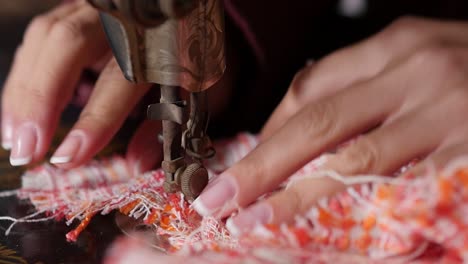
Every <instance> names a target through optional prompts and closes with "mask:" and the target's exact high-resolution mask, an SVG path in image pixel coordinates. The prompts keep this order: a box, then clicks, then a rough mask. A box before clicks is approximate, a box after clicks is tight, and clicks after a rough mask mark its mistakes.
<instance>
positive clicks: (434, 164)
mask: <svg viewBox="0 0 468 264" xmlns="http://www.w3.org/2000/svg"><path fill="white" fill-rule="evenodd" d="M465 141H466V140H465V139H462V140H460V141H458V142H451V143H450V144H447V145H444V146H442V147H440V148H439V149H438V150H436V151H435V152H433V153H431V154H430V155H428V156H427V157H426V158H425V159H424V160H423V161H421V162H419V163H418V164H417V165H416V166H414V167H413V168H411V169H410V170H409V171H408V172H406V173H410V174H412V175H415V176H420V175H425V174H427V173H436V172H438V171H441V170H442V169H444V168H445V169H446V170H448V171H450V170H451V169H453V168H455V167H456V165H459V164H460V162H462V163H463V162H464V163H465V164H466V161H467V160H468V143H467V142H465ZM447 165H452V167H447ZM454 165H455V166H454Z"/></svg>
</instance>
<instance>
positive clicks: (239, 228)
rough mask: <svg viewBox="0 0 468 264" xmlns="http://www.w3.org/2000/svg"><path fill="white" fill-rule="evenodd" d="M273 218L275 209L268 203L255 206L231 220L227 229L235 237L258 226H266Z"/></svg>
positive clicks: (228, 221) (227, 224)
mask: <svg viewBox="0 0 468 264" xmlns="http://www.w3.org/2000/svg"><path fill="white" fill-rule="evenodd" d="M272 218H273V208H272V207H271V206H270V205H269V204H267V203H259V204H255V205H253V206H251V207H249V208H247V209H245V210H244V211H241V212H239V214H238V215H236V216H233V217H231V218H229V219H228V220H227V222H226V227H227V229H228V230H229V232H231V234H232V235H234V236H239V235H240V234H242V233H244V232H248V231H251V230H252V229H254V228H255V227H256V226H258V225H265V224H268V223H270V222H271V220H272Z"/></svg>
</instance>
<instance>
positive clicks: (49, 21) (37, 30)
mask: <svg viewBox="0 0 468 264" xmlns="http://www.w3.org/2000/svg"><path fill="white" fill-rule="evenodd" d="M54 22H55V20H54V19H53V18H52V17H49V16H46V15H40V16H36V17H34V18H33V19H32V20H31V23H30V24H29V26H28V28H27V29H26V33H25V37H24V38H25V41H28V40H30V39H32V38H33V37H34V36H36V35H37V34H45V33H46V32H47V31H48V30H49V29H50V28H51V27H52V25H53V24H54Z"/></svg>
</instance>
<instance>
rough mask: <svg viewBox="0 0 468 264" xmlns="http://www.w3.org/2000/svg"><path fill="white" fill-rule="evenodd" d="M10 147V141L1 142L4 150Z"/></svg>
mask: <svg viewBox="0 0 468 264" xmlns="http://www.w3.org/2000/svg"><path fill="white" fill-rule="evenodd" d="M11 147H12V144H11V143H10V142H2V148H3V149H4V150H10V149H11Z"/></svg>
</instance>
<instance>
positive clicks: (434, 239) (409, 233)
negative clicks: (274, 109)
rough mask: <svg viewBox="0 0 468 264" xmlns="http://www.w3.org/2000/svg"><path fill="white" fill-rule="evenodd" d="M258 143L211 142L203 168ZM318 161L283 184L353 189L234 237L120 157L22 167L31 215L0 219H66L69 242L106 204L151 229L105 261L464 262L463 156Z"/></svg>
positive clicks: (467, 221) (467, 245)
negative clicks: (345, 172) (346, 168)
mask: <svg viewBox="0 0 468 264" xmlns="http://www.w3.org/2000/svg"><path fill="white" fill-rule="evenodd" d="M256 144H257V140H256V138H255V137H254V136H252V135H249V134H240V135H239V136H237V137H236V138H235V139H234V140H232V141H224V142H219V143H218V145H217V150H218V155H217V156H216V158H215V159H214V160H212V161H210V162H209V163H207V167H208V168H209V170H210V175H211V176H212V177H213V176H214V175H216V174H218V173H219V172H221V171H223V170H225V169H226V168H228V167H229V166H231V165H232V164H233V163H235V162H236V161H238V160H239V159H241V158H242V157H243V156H245V155H246V154H247V153H249V151H251V150H252V149H253V148H254V147H255V146H256ZM323 159H324V158H323V157H321V158H319V159H316V160H313V161H311V162H310V163H309V164H307V165H306V166H305V167H304V168H303V169H301V170H300V171H298V172H297V173H296V174H295V175H293V176H292V177H291V178H290V181H289V182H285V184H284V185H283V187H287V185H288V184H289V183H290V182H291V181H296V180H300V179H301V178H304V177H332V178H334V179H336V180H339V181H343V182H344V183H347V184H350V185H352V186H349V188H348V189H347V190H346V191H344V192H342V193H340V194H337V195H335V196H333V197H330V198H323V199H322V200H320V201H319V202H318V205H317V206H315V207H312V208H311V209H310V210H309V211H308V213H307V214H305V215H303V216H301V217H298V218H297V220H296V222H295V224H293V225H280V226H271V225H269V226H258V227H257V228H256V229H255V230H254V231H253V232H251V233H249V234H247V235H244V236H241V237H240V238H234V237H233V236H231V235H230V234H229V232H228V230H227V229H226V228H225V225H224V222H223V221H220V220H217V219H214V218H202V217H200V216H199V215H197V214H196V213H195V211H194V210H192V208H191V207H190V205H189V204H188V203H186V202H185V201H184V199H183V196H182V194H179V193H178V194H167V193H165V192H164V190H163V188H162V183H163V181H164V177H163V173H162V171H160V170H157V171H154V172H149V173H146V174H144V175H142V176H138V177H135V178H133V177H131V176H130V175H131V174H130V173H129V170H128V168H127V167H126V163H125V161H124V160H123V159H121V158H118V157H115V158H112V159H109V160H107V161H101V162H92V163H91V164H89V165H88V166H85V167H82V168H78V169H75V170H70V171H61V170H58V169H56V168H53V167H51V166H49V165H44V166H41V167H38V168H36V169H34V170H32V171H29V172H27V173H26V174H25V175H24V176H23V188H22V189H21V190H19V191H18V192H17V194H18V195H19V197H20V198H23V199H29V200H30V201H31V202H32V203H33V204H34V206H35V207H36V209H37V212H36V213H34V214H32V215H30V216H26V217H25V218H23V219H11V218H8V217H4V218H3V219H4V220H11V221H13V224H14V223H17V222H29V221H45V220H48V219H66V221H67V223H68V224H70V225H73V226H74V228H75V229H73V230H72V231H70V232H69V233H68V234H67V235H66V238H67V239H68V240H69V241H75V240H76V239H77V237H78V236H79V233H80V232H81V231H82V230H83V229H84V228H86V225H87V224H88V223H89V222H90V221H92V217H93V216H94V215H95V214H98V213H101V214H107V213H109V212H111V211H113V210H119V211H120V212H121V213H122V214H125V215H128V216H129V217H131V218H134V219H139V220H140V221H142V222H143V223H145V224H146V225H148V226H151V227H152V229H151V230H152V231H150V232H151V233H152V235H153V237H156V236H157V237H158V240H159V242H158V244H157V245H154V244H153V245H152V244H151V243H148V242H145V241H146V240H145V239H147V238H145V237H144V238H143V239H138V238H135V237H134V236H132V235H130V236H128V237H124V238H121V239H119V240H118V241H117V242H116V244H115V245H114V246H113V249H112V250H111V251H110V252H109V254H108V258H107V260H106V263H136V262H133V260H134V259H135V257H136V258H138V257H139V258H141V257H142V256H145V254H147V255H150V256H151V255H152V256H158V257H157V258H150V259H149V260H148V263H180V262H182V261H188V260H190V263H333V262H337V263H363V262H366V263H373V262H376V263H409V262H412V263H433V262H434V261H438V262H441V263H463V262H468V250H467V249H468V218H466V217H465V216H466V215H468V166H467V164H468V162H467V160H460V161H454V162H453V163H451V164H450V165H449V166H448V167H446V168H445V169H444V170H443V171H431V170H428V172H427V173H426V174H425V175H423V176H419V177H415V176H414V175H411V174H409V173H403V174H402V176H401V177H398V178H385V177H379V176H359V177H353V178H349V179H351V180H346V179H344V178H342V177H341V176H340V175H337V174H335V173H333V172H329V171H320V170H318V168H319V167H320V164H321V163H322V162H323ZM4 195H8V193H6V194H4ZM0 219H1V218H0ZM136 236H137V237H138V235H136ZM155 247H156V248H159V249H162V250H163V251H165V253H158V251H155V250H153V248H155ZM130 259H133V260H130ZM125 260H128V262H125Z"/></svg>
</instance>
